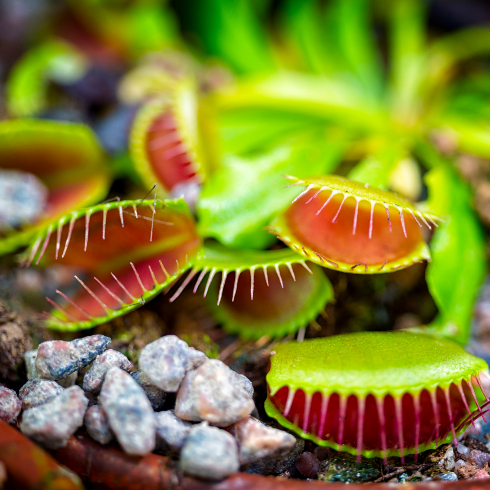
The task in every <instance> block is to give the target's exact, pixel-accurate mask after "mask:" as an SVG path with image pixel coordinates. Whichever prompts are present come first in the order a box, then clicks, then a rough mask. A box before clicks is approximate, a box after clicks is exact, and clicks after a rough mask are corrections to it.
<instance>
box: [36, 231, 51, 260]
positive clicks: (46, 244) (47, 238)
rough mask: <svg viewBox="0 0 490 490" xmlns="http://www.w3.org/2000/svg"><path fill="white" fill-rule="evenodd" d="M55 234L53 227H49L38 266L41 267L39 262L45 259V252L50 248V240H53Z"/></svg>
mask: <svg viewBox="0 0 490 490" xmlns="http://www.w3.org/2000/svg"><path fill="white" fill-rule="evenodd" d="M52 233H53V225H49V228H48V231H47V233H46V238H45V239H44V243H43V247H42V248H41V253H40V254H39V257H38V258H37V260H36V265H39V262H40V261H41V259H42V258H43V255H44V252H46V248H47V247H48V243H49V240H50V239H51V234H52Z"/></svg>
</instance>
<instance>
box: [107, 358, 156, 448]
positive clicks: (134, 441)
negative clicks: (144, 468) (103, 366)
mask: <svg viewBox="0 0 490 490" xmlns="http://www.w3.org/2000/svg"><path fill="white" fill-rule="evenodd" d="M99 399H100V402H101V404H102V407H103V408H104V410H105V411H106V413H107V418H108V419H109V425H110V427H111V430H112V432H113V433H114V435H115V436H116V439H117V440H118V442H119V444H120V445H121V446H122V448H123V449H124V451H126V452H127V453H128V454H146V453H150V452H151V451H153V449H154V447H155V416H154V413H153V409H152V408H151V404H150V402H149V400H148V398H147V396H146V394H145V392H144V390H143V388H141V386H140V385H139V384H138V383H137V382H136V381H135V380H134V379H133V378H132V377H131V376H130V375H129V374H128V373H126V372H125V371H123V370H122V369H119V368H117V367H113V368H111V369H109V371H107V373H106V375H105V380H104V384H103V385H102V390H101V392H100V395H99Z"/></svg>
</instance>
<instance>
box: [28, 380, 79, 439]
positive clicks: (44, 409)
mask: <svg viewBox="0 0 490 490" xmlns="http://www.w3.org/2000/svg"><path fill="white" fill-rule="evenodd" d="M87 405H88V400H87V397H86V396H85V395H84V393H83V390H82V389H81V388H80V387H78V386H72V387H70V388H68V389H66V390H64V391H63V393H61V394H60V395H58V396H57V397H56V398H54V399H53V400H51V401H50V402H48V403H45V404H44V405H39V406H37V407H34V408H30V409H29V410H26V411H25V412H24V413H23V415H22V423H21V425H20V430H21V431H22V433H23V434H25V435H26V436H28V437H30V438H31V439H33V440H34V441H36V442H37V443H39V444H41V445H42V446H44V447H47V448H48V449H58V448H60V447H63V446H64V445H65V444H66V442H67V441H68V439H69V438H70V436H71V435H73V433H74V432H75V431H76V430H77V429H78V428H79V427H81V426H82V425H83V416H84V415H85V410H86V409H87Z"/></svg>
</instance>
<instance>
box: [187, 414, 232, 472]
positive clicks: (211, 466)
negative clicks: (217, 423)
mask: <svg viewBox="0 0 490 490" xmlns="http://www.w3.org/2000/svg"><path fill="white" fill-rule="evenodd" d="M180 467H181V468H182V471H183V472H184V473H185V474H187V475H191V476H195V477H197V478H203V479H205V480H216V481H219V480H223V479H225V478H227V477H228V476H230V475H231V474H232V473H235V472H236V471H238V468H239V463H238V448H237V445H236V441H235V439H234V438H233V436H231V435H230V434H228V432H226V431H224V430H220V429H217V428H215V427H209V426H208V424H206V423H204V424H199V425H196V426H194V427H193V428H192V430H191V432H190V434H189V436H188V437H187V441H186V443H185V445H184V447H183V449H182V453H181V455H180Z"/></svg>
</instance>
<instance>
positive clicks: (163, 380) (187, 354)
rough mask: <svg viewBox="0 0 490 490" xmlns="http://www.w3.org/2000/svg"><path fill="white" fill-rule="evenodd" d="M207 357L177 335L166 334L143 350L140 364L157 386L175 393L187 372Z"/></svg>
mask: <svg viewBox="0 0 490 490" xmlns="http://www.w3.org/2000/svg"><path fill="white" fill-rule="evenodd" d="M206 359H207V357H206V356H205V354H203V353H202V352H200V351H198V350H195V349H192V348H191V347H189V346H188V345H187V344H186V343H185V342H184V341H183V340H180V339H179V338H178V337H177V336H176V335H166V336H165V337H161V338H159V339H158V340H155V341H154V342H151V343H150V344H148V345H147V346H146V347H145V348H144V349H143V350H142V351H141V355H140V358H139V366H140V369H141V370H142V371H143V372H144V373H145V374H146V375H147V376H148V378H149V379H150V381H151V382H152V383H153V384H154V385H155V386H158V388H160V389H162V390H164V391H167V392H170V393H173V392H176V391H177V390H178V389H179V386H180V383H181V382H182V380H183V379H184V376H185V373H186V372H187V371H190V370H191V369H195V368H196V367H198V366H199V365H200V364H202V363H203V362H204V361H205V360H206Z"/></svg>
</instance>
